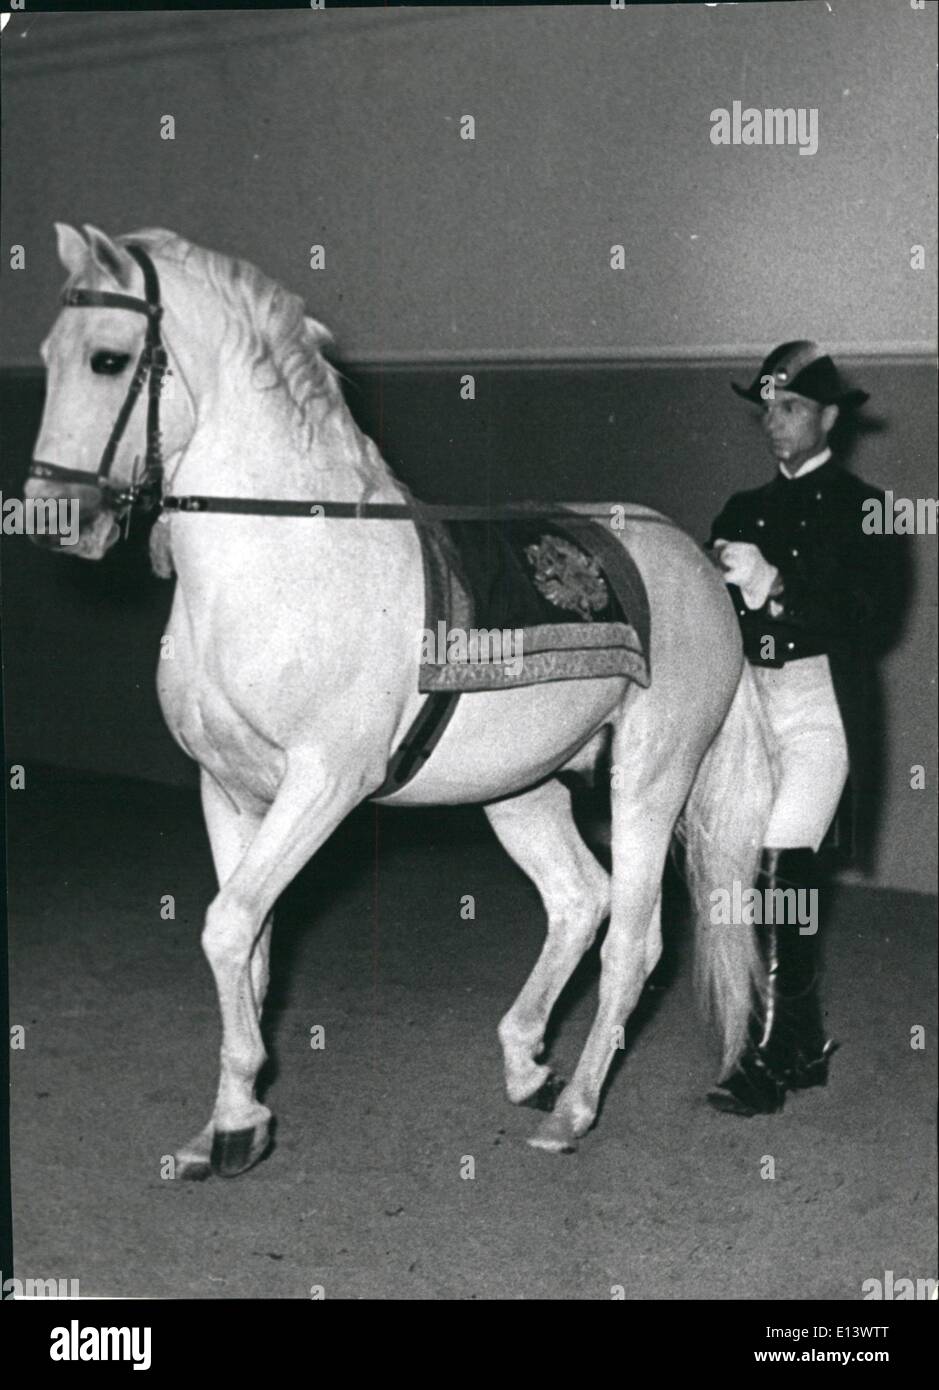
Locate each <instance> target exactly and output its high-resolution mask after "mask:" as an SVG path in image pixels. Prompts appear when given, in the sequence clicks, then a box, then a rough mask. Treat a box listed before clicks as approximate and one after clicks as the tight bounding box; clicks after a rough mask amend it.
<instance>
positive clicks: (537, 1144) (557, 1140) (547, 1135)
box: [528, 1115, 577, 1154]
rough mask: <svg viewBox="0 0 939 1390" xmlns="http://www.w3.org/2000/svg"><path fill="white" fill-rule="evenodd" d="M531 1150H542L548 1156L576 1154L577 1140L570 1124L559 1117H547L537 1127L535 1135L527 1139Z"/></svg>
mask: <svg viewBox="0 0 939 1390" xmlns="http://www.w3.org/2000/svg"><path fill="white" fill-rule="evenodd" d="M528 1142H529V1144H530V1145H531V1147H532V1148H533V1149H544V1151H545V1153H549V1154H572V1153H576V1152H577V1139H576V1137H575V1135H574V1134H573V1132H572V1130H571V1128H570V1124H569V1123H568V1122H567V1121H565V1120H562V1119H561V1117H560V1116H559V1115H549V1116H548V1118H547V1119H546V1120H543V1121H542V1123H541V1124H540V1125H539V1127H538V1132H537V1134H533V1135H532V1137H531V1138H530V1139H529V1141H528Z"/></svg>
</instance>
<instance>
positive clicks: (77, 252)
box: [55, 222, 90, 275]
mask: <svg viewBox="0 0 939 1390" xmlns="http://www.w3.org/2000/svg"><path fill="white" fill-rule="evenodd" d="M55 235H56V239H57V242H58V252H59V260H60V261H61V262H62V264H63V265H64V266H65V269H66V270H67V271H68V273H69V275H77V274H78V272H79V271H80V270H84V268H85V266H86V265H87V264H88V256H89V254H90V253H89V250H88V243H87V242H86V241H85V238H84V237H83V236H82V234H81V232H76V230H75V228H74V227H70V226H69V225H68V223H67V222H56V223H55Z"/></svg>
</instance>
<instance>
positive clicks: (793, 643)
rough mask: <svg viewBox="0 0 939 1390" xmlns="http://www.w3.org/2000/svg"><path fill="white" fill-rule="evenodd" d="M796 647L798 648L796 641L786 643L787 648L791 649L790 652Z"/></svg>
mask: <svg viewBox="0 0 939 1390" xmlns="http://www.w3.org/2000/svg"><path fill="white" fill-rule="evenodd" d="M795 649H796V644H795V642H787V643H786V650H787V651H789V652H794V651H795Z"/></svg>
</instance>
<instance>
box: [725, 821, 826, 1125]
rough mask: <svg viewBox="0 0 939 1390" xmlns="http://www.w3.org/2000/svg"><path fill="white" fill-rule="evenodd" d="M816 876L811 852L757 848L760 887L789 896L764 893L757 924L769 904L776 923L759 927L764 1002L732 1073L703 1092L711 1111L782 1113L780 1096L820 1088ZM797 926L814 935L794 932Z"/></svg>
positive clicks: (822, 1053) (822, 1042)
mask: <svg viewBox="0 0 939 1390" xmlns="http://www.w3.org/2000/svg"><path fill="white" fill-rule="evenodd" d="M819 877H820V875H819V874H818V872H817V856H816V855H815V854H814V853H813V852H812V850H809V849H797V850H771V849H766V850H764V851H763V857H762V861H761V867H760V885H761V886H762V887H763V889H764V890H772V889H776V890H782V892H783V893H787V890H794V891H793V892H789V893H787V897H786V898H785V899H781V898H780V896H779V893H778V892H777V893H776V895H775V897H774V898H773V899H770V898H769V896H768V894H767V892H766V891H764V903H765V904H766V909H767V910H766V912H765V914H764V919H765V917H768V916H770V911H769V904H770V902H772V904H773V909H774V911H773V913H772V915H773V916H774V918H777V917H778V918H781V919H782V920H780V921H774V922H773V923H771V924H770V925H766V926H764V927H762V928H760V939H761V942H762V943H763V952H764V961H765V964H766V973H767V990H766V1003H765V1007H764V1008H763V1009H762V1010H761V1011H760V1012H759V1013H758V1014H757V1015H756V1016H755V1017H754V1022H753V1027H752V1028H751V1033H750V1038H749V1040H748V1042H747V1046H746V1048H745V1049H744V1052H743V1054H742V1056H741V1057H740V1059H739V1061H738V1062H737V1065H736V1067H735V1068H734V1070H733V1072H732V1073H731V1074H730V1076H729V1077H728V1078H727V1079H726V1080H725V1081H722V1082H721V1083H720V1086H719V1087H718V1088H717V1089H716V1090H714V1091H711V1092H710V1093H709V1095H708V1100H709V1101H710V1103H711V1105H713V1106H714V1108H715V1109H716V1110H721V1111H723V1112H724V1113H726V1114H731V1115H758V1114H764V1115H765V1114H772V1113H774V1112H775V1111H777V1110H781V1109H782V1107H783V1104H784V1102H785V1098H786V1092H787V1091H793V1090H805V1089H807V1088H808V1087H810V1086H824V1084H825V1082H826V1081H827V1079H828V1059H829V1057H830V1056H831V1053H832V1051H833V1050H834V1043H832V1042H831V1040H830V1039H827V1038H826V1037H825V1030H824V1026H823V1023H822V1013H821V1006H820V1003H819V998H818V951H817V941H818V925H819V916H818V879H819ZM813 889H814V895H813V893H812V890H813ZM800 890H802V891H801V893H800ZM800 916H801V917H802V918H803V920H802V922H801V924H800V921H799V917H800ZM806 916H808V918H809V920H808V921H805V917H806ZM800 925H802V926H803V927H811V928H814V930H812V931H804V932H800V929H799V928H800Z"/></svg>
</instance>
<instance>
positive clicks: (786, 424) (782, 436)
mask: <svg viewBox="0 0 939 1390" xmlns="http://www.w3.org/2000/svg"><path fill="white" fill-rule="evenodd" d="M830 410H831V407H830V406H826V407H823V406H820V405H819V404H818V403H817V402H816V401H810V400H807V399H806V397H805V396H798V395H796V394H795V393H794V392H792V391H777V392H776V395H775V397H774V399H773V400H771V401H766V403H765V405H764V408H763V429H764V431H765V433H766V437H767V439H768V440H769V446H770V449H771V450H772V452H773V457H774V458H775V459H776V461H777V462H778V463H791V462H793V461H796V460H799V461H804V460H805V459H807V458H809V457H810V456H811V455H812V454H813V453H818V452H819V451H820V450H821V449H823V448H824V447H825V441H826V439H827V438H828V431H829V429H830V428H831V425H830V424H826V417H827V415H828V413H829V411H830Z"/></svg>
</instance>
